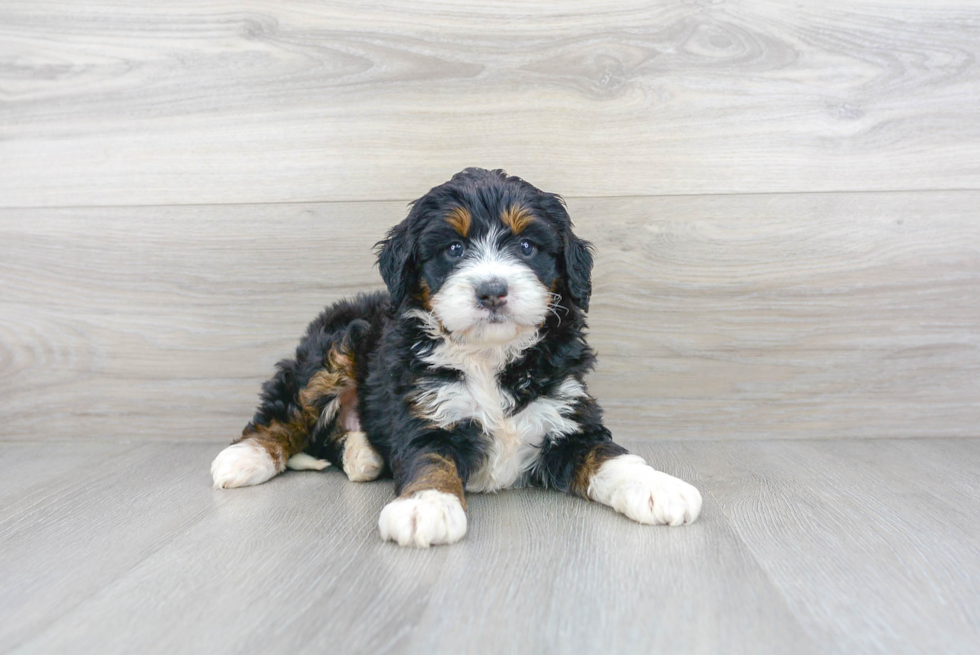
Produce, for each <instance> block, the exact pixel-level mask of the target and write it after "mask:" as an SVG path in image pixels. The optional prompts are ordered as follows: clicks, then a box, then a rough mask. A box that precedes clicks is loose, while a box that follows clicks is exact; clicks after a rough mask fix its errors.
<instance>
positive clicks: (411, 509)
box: [378, 489, 466, 548]
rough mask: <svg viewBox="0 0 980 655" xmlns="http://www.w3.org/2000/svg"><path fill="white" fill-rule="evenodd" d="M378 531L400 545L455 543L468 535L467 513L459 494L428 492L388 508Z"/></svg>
mask: <svg viewBox="0 0 980 655" xmlns="http://www.w3.org/2000/svg"><path fill="white" fill-rule="evenodd" d="M378 528H379V529H380V530H381V538H382V539H390V540H391V541H394V542H396V543H397V544H398V545H399V546H414V547H416V548H428V547H429V546H434V545H437V544H451V543H455V542H457V541H459V540H460V539H462V538H463V535H465V534H466V511H465V510H464V509H463V505H462V503H460V502H459V498H457V497H456V496H455V495H453V494H447V493H444V492H442V491H436V490H434V489H427V490H426V491H419V492H417V493H415V494H412V495H411V496H409V497H408V498H397V499H395V500H393V501H391V502H390V503H388V504H387V505H385V507H384V509H383V510H381V517H380V518H379V519H378Z"/></svg>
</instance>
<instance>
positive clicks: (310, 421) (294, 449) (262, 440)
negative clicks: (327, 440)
mask: <svg viewBox="0 0 980 655" xmlns="http://www.w3.org/2000/svg"><path fill="white" fill-rule="evenodd" d="M354 379H355V378H354V358H353V355H352V354H350V353H343V352H340V350H339V349H338V348H337V346H333V347H331V348H330V351H329V353H328V354H327V358H326V361H325V362H324V367H323V368H321V369H320V370H318V371H317V372H316V373H314V374H313V376H312V377H311V378H310V380H309V382H307V383H306V386H305V387H303V388H302V389H301V390H300V392H299V394H298V398H297V400H298V401H299V409H294V410H293V411H292V413H291V414H290V416H289V419H288V420H287V421H279V420H273V421H271V422H270V423H269V424H268V425H253V424H249V425H248V426H247V427H246V428H245V430H243V431H242V436H241V437H240V438H238V439H236V440H235V441H234V442H233V443H238V442H239V441H242V440H244V439H252V440H254V441H255V442H256V443H258V444H259V445H261V446H262V447H263V448H265V450H266V452H268V453H269V456H270V457H271V458H272V461H273V462H274V463H275V464H276V466H277V467H278V469H279V471H280V472H281V471H283V470H285V468H286V463H287V462H288V461H289V458H290V457H292V456H293V455H295V454H297V453H299V452H302V451H303V449H304V448H306V445H307V443H308V442H309V438H310V432H311V430H312V429H313V427H314V426H315V425H316V423H317V420H319V418H320V414H319V411H318V409H317V406H316V405H317V401H319V400H320V399H321V398H323V397H324V396H329V395H334V396H336V395H340V394H342V393H344V392H345V391H346V390H347V387H348V386H349V385H352V384H354ZM342 436H343V431H340V432H339V434H338V433H337V431H335V433H334V435H331V438H339V437H342Z"/></svg>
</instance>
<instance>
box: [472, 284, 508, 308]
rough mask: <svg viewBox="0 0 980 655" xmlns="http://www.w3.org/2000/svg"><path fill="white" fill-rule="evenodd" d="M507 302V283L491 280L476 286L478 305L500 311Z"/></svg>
mask: <svg viewBox="0 0 980 655" xmlns="http://www.w3.org/2000/svg"><path fill="white" fill-rule="evenodd" d="M506 302H507V283H506V282H504V281H503V280H501V279H498V278H491V279H489V280H485V281H483V282H480V284H478V285H476V304H478V305H479V306H480V307H485V308H486V309H498V308H500V307H503V305H504V304H505V303H506Z"/></svg>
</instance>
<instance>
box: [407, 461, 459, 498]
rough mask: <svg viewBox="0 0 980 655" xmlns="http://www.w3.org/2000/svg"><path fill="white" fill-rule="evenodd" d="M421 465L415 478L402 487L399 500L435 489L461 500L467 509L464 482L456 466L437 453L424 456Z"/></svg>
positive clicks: (417, 468)
mask: <svg viewBox="0 0 980 655" xmlns="http://www.w3.org/2000/svg"><path fill="white" fill-rule="evenodd" d="M421 460H422V461H421V463H420V464H419V465H418V466H417V467H416V469H415V471H416V473H415V478H414V479H413V480H411V481H410V482H408V483H407V484H406V485H405V486H404V487H402V490H401V494H400V495H399V498H408V497H410V496H411V495H412V494H415V493H418V492H420V491H427V490H429V489H434V490H435V491H441V492H443V493H447V494H453V495H454V496H456V497H457V498H459V502H460V503H462V505H463V509H466V498H465V497H464V496H463V481H462V480H461V479H460V478H459V473H458V472H457V471H456V464H455V463H454V462H453V461H452V460H450V459H449V458H447V457H443V456H442V455H439V454H437V453H427V454H425V455H422V457H421Z"/></svg>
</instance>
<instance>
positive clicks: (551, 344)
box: [211, 168, 701, 548]
mask: <svg viewBox="0 0 980 655" xmlns="http://www.w3.org/2000/svg"><path fill="white" fill-rule="evenodd" d="M591 249H592V246H591V244H589V243H587V242H586V241H583V240H582V239H579V238H578V237H576V236H575V235H574V234H573V233H572V223H571V220H570V219H569V216H568V213H567V212H566V210H565V206H564V203H563V201H562V199H561V198H560V197H559V196H557V195H555V194H551V193H545V192H543V191H540V190H539V189H537V188H535V187H534V186H532V185H530V184H528V183H527V182H525V181H523V180H521V179H520V178H517V177H508V176H507V175H506V174H505V173H504V172H503V171H499V170H496V171H487V170H483V169H478V168H468V169H466V170H464V171H462V172H461V173H458V174H456V175H455V176H453V178H452V179H451V180H450V181H449V182H446V183H445V184H443V185H441V186H437V187H435V188H434V189H432V190H431V191H429V193H427V194H426V195H425V196H423V197H422V198H420V199H419V200H416V201H415V202H414V203H412V205H411V210H410V211H409V213H408V217H407V218H406V219H405V220H404V221H402V222H401V223H399V224H398V225H396V226H395V227H394V228H392V229H391V230H390V231H389V232H388V235H387V238H385V239H384V240H383V241H381V242H380V243H379V244H378V266H379V268H380V270H381V276H382V277H383V278H384V282H385V284H386V285H387V287H388V291H387V293H385V292H377V293H373V294H369V295H360V296H358V297H357V298H355V299H352V300H342V301H340V302H338V303H337V304H335V305H333V306H332V307H329V308H327V309H326V311H324V312H323V313H322V314H320V316H318V317H317V318H316V319H315V320H314V321H313V322H312V323H311V324H310V326H309V328H308V329H307V331H306V336H305V337H303V339H302V341H301V342H300V345H299V347H298V348H297V349H296V357H295V358H294V359H287V360H283V361H282V362H280V363H279V364H278V365H277V372H276V374H275V376H274V377H273V378H272V379H271V380H269V381H268V382H266V383H265V385H264V386H263V388H262V396H261V398H262V400H261V404H260V405H259V408H258V410H257V411H256V413H255V416H254V418H253V419H252V421H251V422H250V423H249V424H248V425H247V426H246V427H245V430H244V431H243V432H242V436H241V438H240V439H238V440H236V441H235V442H234V443H233V444H232V445H231V446H229V447H227V448H225V449H224V450H223V451H222V452H221V453H220V454H219V455H218V457H217V458H216V459H215V460H214V463H213V464H212V465H211V474H212V477H213V478H214V486H215V487H216V488H230V487H242V486H247V485H253V484H260V483H262V482H265V481H266V480H268V479H269V478H272V477H273V476H275V475H277V474H279V473H281V472H282V471H283V470H285V469H286V468H287V467H288V468H294V469H322V468H324V467H326V466H327V465H328V464H327V463H328V462H329V463H330V464H333V465H335V466H337V467H340V468H342V469H343V471H344V473H346V474H347V477H348V478H349V479H350V480H352V481H355V482H363V481H367V480H374V479H376V478H378V477H380V476H394V478H395V493H396V494H397V498H395V499H394V500H392V501H391V502H389V503H388V505H386V506H385V507H384V509H383V510H382V511H381V516H380V519H379V522H378V525H379V528H380V531H381V537H382V538H383V539H390V540H392V541H395V542H397V543H398V544H400V545H402V546H416V547H421V548H425V547H428V546H430V545H434V544H449V543H453V542H455V541H458V540H460V539H461V538H462V537H463V535H464V534H465V533H466V496H465V492H467V491H469V492H491V491H498V490H500V489H508V488H511V487H520V486H527V485H536V486H541V487H550V488H553V489H557V490H559V491H564V492H568V493H572V494H576V495H578V496H582V497H583V498H588V499H591V500H594V501H597V502H600V503H602V504H604V505H608V506H610V507H612V508H613V509H615V510H616V511H618V512H621V513H623V514H625V515H626V516H628V517H629V518H631V519H633V520H634V521H639V522H640V523H647V524H651V525H671V526H676V525H681V524H684V523H691V522H693V521H694V520H695V519H697V517H698V514H699V512H700V510H701V495H700V494H699V493H698V491H697V489H695V488H694V487H692V486H691V485H689V484H687V483H686V482H683V481H681V480H678V479H677V478H674V477H672V476H669V475H667V474H665V473H661V472H660V471H657V470H654V469H653V468H651V467H650V466H648V465H647V464H646V462H644V461H643V459H641V458H640V457H638V456H636V455H631V454H629V453H628V452H627V450H626V449H625V448H623V447H622V446H620V445H618V444H616V443H614V442H613V441H612V438H611V436H610V433H609V430H607V429H606V428H605V426H603V424H602V411H601V410H600V408H599V405H598V404H597V403H596V401H595V399H594V398H592V397H591V396H590V395H589V394H588V391H587V390H586V385H585V376H586V374H588V372H589V371H590V370H591V369H592V368H593V366H594V364H595V355H594V354H593V352H592V349H591V348H589V346H588V344H586V342H585V328H586V325H585V313H586V312H587V311H588V308H589V296H590V294H591V291H592V285H591V280H590V274H591V270H592V253H591Z"/></svg>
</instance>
